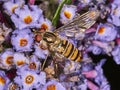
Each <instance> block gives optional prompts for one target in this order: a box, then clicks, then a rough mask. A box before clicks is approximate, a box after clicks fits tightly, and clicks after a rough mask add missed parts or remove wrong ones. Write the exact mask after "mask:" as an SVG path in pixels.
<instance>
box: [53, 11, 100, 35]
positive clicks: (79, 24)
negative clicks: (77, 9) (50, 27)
mask: <svg viewBox="0 0 120 90" xmlns="http://www.w3.org/2000/svg"><path fill="white" fill-rule="evenodd" d="M99 14H100V12H99V11H98V10H94V11H93V10H92V11H88V12H86V13H84V14H82V15H79V16H77V17H76V18H74V19H73V20H72V21H71V22H69V23H68V24H65V25H64V26H62V27H60V28H58V29H56V30H55V31H54V32H55V33H59V32H62V31H70V32H74V33H75V32H80V31H81V32H84V31H85V30H86V29H89V28H90V27H91V26H92V25H93V24H94V23H95V22H96V19H97V18H98V17H99Z"/></svg>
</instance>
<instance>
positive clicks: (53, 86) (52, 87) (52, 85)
mask: <svg viewBox="0 0 120 90" xmlns="http://www.w3.org/2000/svg"><path fill="white" fill-rule="evenodd" d="M47 90H56V85H54V84H51V85H48V86H47Z"/></svg>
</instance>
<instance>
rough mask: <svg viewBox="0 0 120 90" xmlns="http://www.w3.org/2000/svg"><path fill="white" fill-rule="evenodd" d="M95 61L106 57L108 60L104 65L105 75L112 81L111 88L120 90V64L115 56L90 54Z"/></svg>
mask: <svg viewBox="0 0 120 90" xmlns="http://www.w3.org/2000/svg"><path fill="white" fill-rule="evenodd" d="M89 55H90V56H91V57H92V59H93V62H94V63H97V62H99V61H100V60H101V59H103V58H106V59H107V61H106V62H105V64H104V65H103V71H104V75H105V76H106V78H107V80H108V82H109V83H110V86H111V90H120V65H117V64H116V62H115V61H114V60H113V57H109V56H107V55H99V56H98V55H93V54H92V53H90V54H89Z"/></svg>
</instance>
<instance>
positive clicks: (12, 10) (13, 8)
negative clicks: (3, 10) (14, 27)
mask: <svg viewBox="0 0 120 90" xmlns="http://www.w3.org/2000/svg"><path fill="white" fill-rule="evenodd" d="M17 7H18V5H14V6H13V7H12V9H11V12H12V13H14V12H15V9H16V8H17Z"/></svg>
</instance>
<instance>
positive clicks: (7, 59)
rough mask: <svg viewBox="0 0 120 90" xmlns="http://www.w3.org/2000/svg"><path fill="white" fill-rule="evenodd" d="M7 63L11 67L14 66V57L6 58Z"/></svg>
mask: <svg viewBox="0 0 120 90" xmlns="http://www.w3.org/2000/svg"><path fill="white" fill-rule="evenodd" d="M6 63H7V64H9V65H11V64H13V56H8V57H7V58H6Z"/></svg>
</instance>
